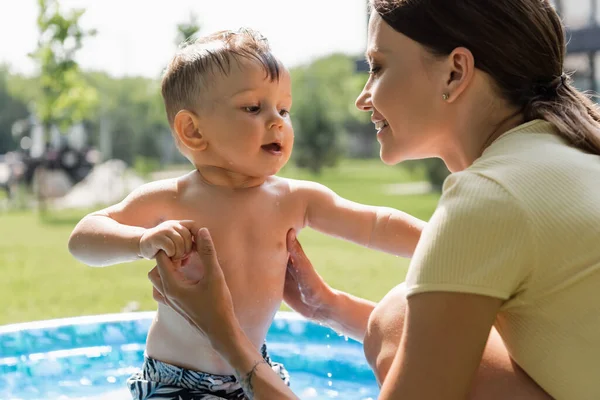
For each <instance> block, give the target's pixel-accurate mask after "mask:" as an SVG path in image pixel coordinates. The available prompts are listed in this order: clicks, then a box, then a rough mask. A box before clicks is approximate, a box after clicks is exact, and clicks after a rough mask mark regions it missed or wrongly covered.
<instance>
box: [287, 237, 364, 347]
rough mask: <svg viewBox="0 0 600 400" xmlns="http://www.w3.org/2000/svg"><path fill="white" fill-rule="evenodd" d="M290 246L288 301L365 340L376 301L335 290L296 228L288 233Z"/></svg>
mask: <svg viewBox="0 0 600 400" xmlns="http://www.w3.org/2000/svg"><path fill="white" fill-rule="evenodd" d="M287 248H288V251H289V253H290V258H289V261H288V266H287V273H286V276H285V287H284V291H283V299H284V300H285V302H286V303H287V304H288V305H289V306H290V307H292V308H293V309H294V310H295V311H296V312H298V313H300V314H302V315H303V316H304V317H306V318H309V319H312V320H315V321H318V322H320V323H322V324H325V325H328V326H329V327H331V328H332V329H334V330H336V331H337V332H339V333H341V334H344V335H346V336H350V337H351V338H353V339H356V340H358V341H360V342H362V340H363V338H364V336H365V332H366V330H367V323H368V321H369V316H370V315H371V312H373V309H374V308H375V303H373V302H372V301H369V300H365V299H361V298H359V297H356V296H353V295H351V294H348V293H344V292H341V291H339V290H335V289H332V288H331V287H330V286H329V285H328V284H327V283H326V282H325V281H324V280H323V278H321V276H320V275H319V274H318V273H317V271H315V269H314V268H313V266H312V264H311V262H310V260H309V259H308V257H306V254H304V250H302V246H301V245H300V243H299V242H298V240H297V239H296V233H295V232H294V230H293V229H292V230H290V231H289V232H288V235H287Z"/></svg>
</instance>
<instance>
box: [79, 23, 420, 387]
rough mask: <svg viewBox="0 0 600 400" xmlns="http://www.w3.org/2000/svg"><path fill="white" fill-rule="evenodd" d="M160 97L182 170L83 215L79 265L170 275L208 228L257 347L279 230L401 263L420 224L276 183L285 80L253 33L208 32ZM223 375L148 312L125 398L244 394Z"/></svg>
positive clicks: (181, 331)
mask: <svg viewBox="0 0 600 400" xmlns="http://www.w3.org/2000/svg"><path fill="white" fill-rule="evenodd" d="M162 95H163V98H164V103H165V108H166V112H167V117H168V120H169V124H170V126H171V128H172V133H173V137H174V140H175V142H176V145H177V147H178V149H179V150H180V151H181V153H182V154H183V155H184V156H185V157H186V158H187V159H188V160H189V161H190V162H191V163H192V164H193V165H194V168H195V169H194V170H193V171H192V172H190V173H188V174H187V175H184V176H182V177H179V178H176V179H168V180H162V181H158V182H152V183H148V184H146V185H143V186H142V187H140V188H138V189H137V190H135V191H134V192H133V193H131V194H130V195H129V196H128V197H127V198H126V199H125V200H123V201H122V202H120V203H118V204H116V205H113V206H110V207H108V208H106V209H103V210H101V211H97V212H94V213H92V214H89V215H87V216H86V217H84V218H83V219H82V220H81V221H80V222H79V224H78V225H77V226H76V227H75V229H74V231H73V233H72V235H71V238H70V240H69V249H70V251H71V253H72V254H73V255H74V256H75V257H76V258H77V259H78V260H80V261H82V262H83V263H86V264H88V265H92V266H107V265H112V264H118V263H123V262H128V261H133V260H137V259H140V258H144V259H153V258H154V257H155V256H156V254H157V252H159V251H164V252H165V253H166V254H167V255H168V256H169V257H171V258H173V259H177V260H181V265H182V269H183V270H184V271H185V270H186V267H188V266H190V265H194V263H197V262H198V259H197V255H196V252H193V251H191V250H192V248H193V245H194V241H193V239H192V238H193V237H194V235H195V233H196V232H197V230H198V229H199V228H201V227H207V228H208V229H209V231H210V233H211V236H212V238H213V241H214V244H215V248H216V249H217V252H218V254H219V261H220V265H221V267H222V269H223V273H224V275H225V279H226V281H227V285H228V286H229V289H230V291H231V295H232V298H233V303H234V308H235V312H236V315H237V318H238V320H239V321H240V323H241V326H242V328H243V329H244V331H245V333H246V334H247V335H248V337H249V338H250V340H251V341H252V342H253V343H254V345H255V346H256V348H257V349H262V351H263V356H264V357H265V359H267V361H268V362H269V363H270V364H272V366H273V368H275V369H277V370H278V371H279V372H280V375H281V376H282V379H285V380H287V374H286V373H285V370H284V369H283V367H282V366H281V365H278V364H276V363H271V362H270V360H269V359H268V355H267V353H266V348H265V346H264V341H265V336H266V334H267V330H268V328H269V326H270V324H271V322H272V320H273V317H274V315H275V313H276V311H277V310H278V309H279V307H280V304H281V301H282V297H283V287H284V280H285V273H286V265H287V260H288V251H287V249H286V234H287V232H288V231H289V230H290V229H291V228H294V229H295V230H296V231H297V232H298V231H300V230H301V229H302V228H304V227H305V226H310V227H311V228H314V229H316V230H318V231H320V232H323V233H325V234H328V235H332V236H335V237H338V238H343V239H346V240H349V241H352V242H355V243H358V244H360V245H363V246H366V247H369V248H373V249H377V250H382V251H386V252H388V253H392V254H396V255H401V256H408V255H410V254H412V252H413V250H414V248H415V246H416V243H417V241H418V239H419V236H420V233H421V230H422V228H423V226H424V223H423V222H422V221H420V220H418V219H416V218H413V217H410V216H408V215H407V214H405V213H402V212H400V211H397V210H394V209H390V208H383V207H372V206H365V205H361V204H357V203H354V202H352V201H349V200H345V199H342V198H340V197H339V196H337V195H336V194H335V193H334V192H332V191H331V190H329V189H327V188H326V187H324V186H322V185H320V184H317V183H314V182H307V181H299V180H291V179H284V178H280V177H277V176H276V175H275V174H276V173H277V172H278V171H279V170H280V169H281V168H282V167H283V166H284V165H285V164H286V162H287V161H288V159H289V157H290V154H291V151H292V146H293V142H294V132H293V129H292V125H291V121H290V115H289V112H290V109H291V107H292V93H291V81H290V75H289V72H288V71H287V70H286V68H285V67H284V66H283V65H282V64H281V62H280V61H279V60H278V59H277V58H276V57H275V56H274V55H273V54H272V53H271V51H270V49H269V46H268V43H267V41H266V40H265V39H264V38H263V37H261V36H260V35H259V34H258V33H256V32H254V31H251V30H240V31H238V32H230V31H227V32H219V33H216V34H213V35H210V36H206V37H203V38H200V39H198V40H197V41H195V42H194V43H191V44H189V45H188V46H186V47H184V48H182V49H181V50H180V51H179V52H178V53H177V54H176V55H175V57H174V58H173V60H172V61H171V63H170V64H169V66H168V68H167V70H166V73H165V75H164V77H163V81H162ZM232 373H233V370H232V369H231V368H230V366H229V365H228V364H227V363H226V362H225V361H224V360H223V359H222V358H221V357H220V356H219V355H218V354H217V353H216V352H215V351H214V350H213V349H212V348H211V346H210V343H209V341H208V340H207V339H206V338H205V337H203V336H201V335H200V334H198V332H197V331H196V330H195V329H193V328H192V327H191V326H190V325H189V324H188V323H187V321H185V320H184V319H183V318H182V317H180V316H179V314H177V313H176V312H175V311H173V310H171V309H170V308H168V307H167V306H163V305H159V307H158V312H157V314H156V318H155V320H154V321H153V323H152V326H151V328H150V331H149V333H148V338H147V345H146V354H145V362H144V365H143V368H142V372H140V373H139V374H136V375H134V376H133V377H131V378H130V380H129V381H128V383H129V387H130V389H131V393H132V395H133V397H134V398H135V399H146V398H154V397H153V396H158V397H156V398H161V399H221V398H223V399H243V398H244V394H243V391H242V389H241V387H240V386H239V384H238V383H237V382H236V380H235V378H234V377H233V376H232Z"/></svg>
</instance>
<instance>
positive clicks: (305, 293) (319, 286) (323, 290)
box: [283, 229, 335, 321]
mask: <svg viewBox="0 0 600 400" xmlns="http://www.w3.org/2000/svg"><path fill="white" fill-rule="evenodd" d="M287 249H288V252H289V253H290V258H289V259H288V264H287V272H286V274H285V286H284V291H283V300H284V301H285V302H286V303H287V304H288V305H289V306H290V307H292V308H293V309H294V310H295V311H296V312H298V313H299V314H301V315H302V316H304V317H306V318H309V319H313V320H317V321H322V320H323V319H325V318H326V314H327V313H326V310H327V308H328V306H329V304H330V302H331V301H332V298H333V297H334V296H335V294H334V292H333V290H332V289H331V287H329V285H327V283H326V282H325V281H324V280H323V278H321V276H320V275H319V274H318V273H317V271H316V270H315V269H314V267H313V265H312V264H311V262H310V260H309V259H308V257H307V256H306V254H304V250H303V249H302V246H301V245H300V242H298V240H297V239H296V232H295V231H294V230H293V229H290V231H289V232H288V234H287Z"/></svg>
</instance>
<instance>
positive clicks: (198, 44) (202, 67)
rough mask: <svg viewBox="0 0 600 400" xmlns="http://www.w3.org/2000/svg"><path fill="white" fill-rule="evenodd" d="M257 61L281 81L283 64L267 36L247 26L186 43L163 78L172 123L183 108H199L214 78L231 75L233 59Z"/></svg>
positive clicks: (273, 78)
mask: <svg viewBox="0 0 600 400" xmlns="http://www.w3.org/2000/svg"><path fill="white" fill-rule="evenodd" d="M242 59H247V60H253V61H257V62H258V63H259V64H260V65H262V67H263V68H264V70H265V78H268V79H270V80H271V81H276V80H279V76H280V73H281V69H282V66H281V65H280V62H279V61H278V60H277V58H275V56H274V55H273V54H272V53H271V48H270V46H269V42H268V41H267V39H266V38H265V37H264V36H262V35H261V34H260V33H259V32H257V31H254V30H252V29H248V28H242V29H240V30H238V31H219V32H216V33H213V34H211V35H208V36H203V37H200V38H198V39H197V40H195V41H192V42H184V43H183V44H182V46H181V48H180V49H179V51H178V52H177V53H176V54H175V56H174V57H173V59H172V60H171V62H170V63H169V65H168V66H167V68H166V70H165V73H164V75H163V79H162V96H163V100H164V103H165V109H166V112H167V118H168V120H169V124H170V125H171V126H173V120H174V118H175V115H177V113H178V112H179V111H180V110H183V109H187V110H197V109H198V108H199V107H200V106H201V98H202V94H203V91H204V90H205V89H206V88H207V87H209V86H210V83H211V79H210V78H211V77H214V76H215V75H216V74H221V75H228V74H229V73H230V71H231V62H232V61H235V62H240V60H242Z"/></svg>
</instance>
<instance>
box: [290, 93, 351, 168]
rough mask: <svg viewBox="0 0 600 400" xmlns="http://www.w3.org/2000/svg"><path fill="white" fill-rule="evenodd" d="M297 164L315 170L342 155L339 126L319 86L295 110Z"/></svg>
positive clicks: (329, 165)
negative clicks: (322, 96) (317, 89)
mask: <svg viewBox="0 0 600 400" xmlns="http://www.w3.org/2000/svg"><path fill="white" fill-rule="evenodd" d="M294 125H295V127H296V132H299V133H297V134H296V144H295V150H294V152H295V155H294V159H295V160H296V165H298V166H299V167H301V168H307V169H309V170H310V171H312V172H313V173H314V174H318V173H320V172H321V170H322V169H323V167H333V166H334V165H335V164H336V163H337V161H338V158H339V156H340V146H339V135H340V132H339V129H338V128H337V126H336V124H335V123H334V121H333V118H332V116H331V115H330V114H328V113H327V108H326V105H325V104H324V102H323V99H322V98H321V97H320V96H319V93H317V91H316V90H314V91H311V92H309V93H306V94H305V96H304V97H303V98H302V103H301V105H300V106H299V107H298V108H297V111H296V112H295V113H294Z"/></svg>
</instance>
